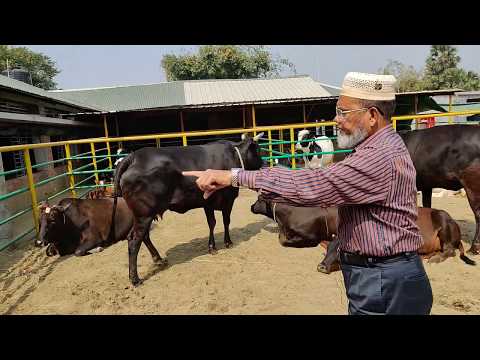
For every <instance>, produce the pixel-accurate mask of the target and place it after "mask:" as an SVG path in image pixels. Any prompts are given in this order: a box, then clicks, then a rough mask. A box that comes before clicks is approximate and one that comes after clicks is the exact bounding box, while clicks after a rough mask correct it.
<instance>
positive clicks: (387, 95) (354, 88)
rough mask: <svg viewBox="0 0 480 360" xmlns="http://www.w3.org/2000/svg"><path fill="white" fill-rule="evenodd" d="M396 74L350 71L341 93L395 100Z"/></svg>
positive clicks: (366, 98) (354, 96)
mask: <svg viewBox="0 0 480 360" xmlns="http://www.w3.org/2000/svg"><path fill="white" fill-rule="evenodd" d="M396 81H397V80H396V79H395V76H393V75H377V74H366V73H359V72H349V73H347V75H345V79H344V80H343V84H342V91H341V92H340V95H343V96H349V97H353V98H357V99H365V100H395V82H396Z"/></svg>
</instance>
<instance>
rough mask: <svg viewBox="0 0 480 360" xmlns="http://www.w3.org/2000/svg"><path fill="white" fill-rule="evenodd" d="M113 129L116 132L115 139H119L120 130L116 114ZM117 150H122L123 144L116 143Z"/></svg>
mask: <svg viewBox="0 0 480 360" xmlns="http://www.w3.org/2000/svg"><path fill="white" fill-rule="evenodd" d="M115 128H116V130H117V137H120V128H119V127H118V117H117V114H115ZM118 148H119V149H122V148H123V142H122V141H119V142H118Z"/></svg>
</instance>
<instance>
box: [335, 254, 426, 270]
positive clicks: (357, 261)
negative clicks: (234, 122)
mask: <svg viewBox="0 0 480 360" xmlns="http://www.w3.org/2000/svg"><path fill="white" fill-rule="evenodd" d="M339 255H340V262H341V263H342V264H347V265H354V266H364V267H368V266H371V265H374V264H379V263H391V262H395V261H399V260H405V259H411V258H413V257H415V256H416V255H418V253H417V252H416V251H406V252H402V253H398V254H395V255H390V256H368V255H361V254H355V253H350V252H346V251H340V252H339Z"/></svg>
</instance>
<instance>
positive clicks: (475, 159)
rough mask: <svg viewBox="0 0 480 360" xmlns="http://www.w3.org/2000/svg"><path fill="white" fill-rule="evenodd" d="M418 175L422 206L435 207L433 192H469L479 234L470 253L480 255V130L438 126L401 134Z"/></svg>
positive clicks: (473, 126)
mask: <svg viewBox="0 0 480 360" xmlns="http://www.w3.org/2000/svg"><path fill="white" fill-rule="evenodd" d="M401 136H402V138H403V140H404V142H405V144H406V146H407V148H408V151H409V153H410V156H411V158H412V161H413V164H414V166H415V169H416V171H417V189H418V190H419V191H421V192H422V205H423V206H424V207H431V206H432V189H433V188H443V189H447V190H460V189H461V188H465V192H466V194H467V198H468V201H469V203H470V207H471V208H472V211H473V213H474V215H475V221H476V231H475V236H474V238H473V242H472V246H471V247H470V249H469V250H468V253H471V254H479V253H480V127H478V126H475V125H449V126H435V127H433V128H429V129H423V130H417V131H412V132H407V133H403V134H401Z"/></svg>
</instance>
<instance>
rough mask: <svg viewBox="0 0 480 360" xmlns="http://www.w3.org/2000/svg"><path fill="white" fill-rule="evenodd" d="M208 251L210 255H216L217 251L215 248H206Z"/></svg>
mask: <svg viewBox="0 0 480 360" xmlns="http://www.w3.org/2000/svg"><path fill="white" fill-rule="evenodd" d="M208 253H209V254H210V255H216V254H217V253H218V251H217V249H215V248H208Z"/></svg>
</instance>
